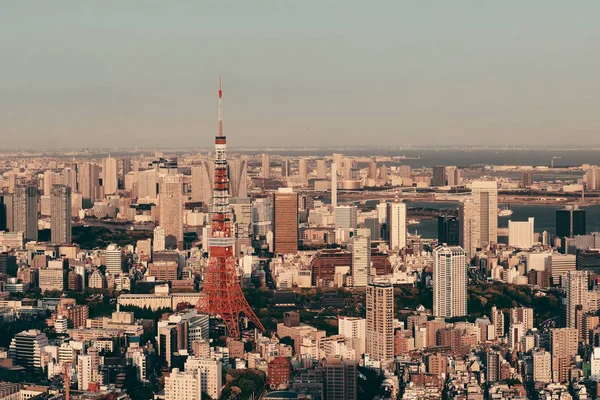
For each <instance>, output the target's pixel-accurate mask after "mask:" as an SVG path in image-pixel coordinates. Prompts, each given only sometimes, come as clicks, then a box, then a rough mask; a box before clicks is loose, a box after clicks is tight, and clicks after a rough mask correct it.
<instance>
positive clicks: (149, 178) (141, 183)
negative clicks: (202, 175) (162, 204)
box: [138, 169, 193, 199]
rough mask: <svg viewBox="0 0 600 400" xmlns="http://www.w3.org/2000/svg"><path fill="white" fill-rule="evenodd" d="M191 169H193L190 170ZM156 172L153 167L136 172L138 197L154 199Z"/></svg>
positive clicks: (155, 193)
mask: <svg viewBox="0 0 600 400" xmlns="http://www.w3.org/2000/svg"><path fill="white" fill-rule="evenodd" d="M192 171H193V170H192ZM157 183H158V172H157V171H156V170H155V169H149V170H146V171H139V172H138V197H139V198H140V199H156V198H157V197H158V191H157V189H156V185H157Z"/></svg>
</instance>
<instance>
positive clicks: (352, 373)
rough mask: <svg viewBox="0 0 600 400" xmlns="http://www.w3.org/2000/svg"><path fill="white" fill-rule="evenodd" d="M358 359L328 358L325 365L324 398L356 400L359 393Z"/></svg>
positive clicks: (326, 399)
mask: <svg viewBox="0 0 600 400" xmlns="http://www.w3.org/2000/svg"><path fill="white" fill-rule="evenodd" d="M356 372H357V369H356V361H354V360H348V359H342V358H339V357H336V358H328V359H326V360H325V363H324V365H323V399H324V400H356V399H357V393H358V385H357V381H356V377H357V373H356Z"/></svg>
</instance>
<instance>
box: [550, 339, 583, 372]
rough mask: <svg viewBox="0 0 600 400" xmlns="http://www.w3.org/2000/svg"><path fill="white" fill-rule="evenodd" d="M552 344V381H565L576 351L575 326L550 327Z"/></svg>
mask: <svg viewBox="0 0 600 400" xmlns="http://www.w3.org/2000/svg"><path fill="white" fill-rule="evenodd" d="M550 340H551V345H552V381H553V382H566V381H567V380H568V379H569V369H570V366H571V363H572V362H573V359H574V358H575V356H576V355H577V351H578V343H579V341H578V332H577V329H575V328H558V329H550Z"/></svg>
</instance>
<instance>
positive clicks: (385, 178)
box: [379, 165, 389, 182]
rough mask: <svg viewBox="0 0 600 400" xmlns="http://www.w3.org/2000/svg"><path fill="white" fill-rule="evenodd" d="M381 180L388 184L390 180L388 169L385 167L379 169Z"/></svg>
mask: <svg viewBox="0 0 600 400" xmlns="http://www.w3.org/2000/svg"><path fill="white" fill-rule="evenodd" d="M379 179H381V180H382V181H384V182H387V181H388V180H389V176H388V169H387V167H386V166H385V165H382V166H381V167H379Z"/></svg>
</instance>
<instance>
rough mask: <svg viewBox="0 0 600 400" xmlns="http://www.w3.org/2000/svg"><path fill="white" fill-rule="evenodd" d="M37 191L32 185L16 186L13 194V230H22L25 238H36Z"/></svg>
mask: <svg viewBox="0 0 600 400" xmlns="http://www.w3.org/2000/svg"><path fill="white" fill-rule="evenodd" d="M37 206H38V192H37V188H36V187H35V186H32V185H28V186H17V187H16V188H15V193H14V195H13V207H14V211H13V212H14V224H15V228H14V230H15V231H16V232H23V235H24V237H25V239H27V240H37V238H38V213H37V210H38V209H37Z"/></svg>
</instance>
